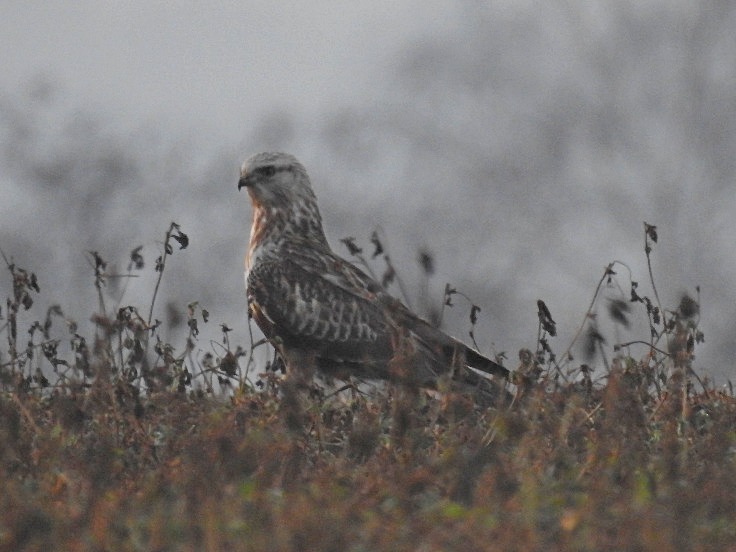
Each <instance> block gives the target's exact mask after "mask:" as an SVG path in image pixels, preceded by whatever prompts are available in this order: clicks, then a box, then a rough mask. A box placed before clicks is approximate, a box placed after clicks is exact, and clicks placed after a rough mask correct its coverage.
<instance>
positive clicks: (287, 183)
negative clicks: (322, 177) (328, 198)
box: [238, 152, 316, 208]
mask: <svg viewBox="0 0 736 552" xmlns="http://www.w3.org/2000/svg"><path fill="white" fill-rule="evenodd" d="M243 187H245V188H246V189H247V190H248V193H249V194H250V197H251V200H252V201H253V203H254V204H255V205H257V206H259V207H265V208H284V207H287V206H288V205H289V204H291V203H295V202H297V203H300V202H304V201H307V202H313V201H316V198H315V197H314V192H313V191H312V186H311V184H310V182H309V176H307V171H306V169H305V168H304V166H303V165H302V164H301V163H299V161H298V160H297V159H296V157H294V156H293V155H290V154H288V153H278V152H264V153H256V154H255V155H252V156H250V157H249V158H248V159H247V160H246V161H245V163H243V166H242V167H241V168H240V180H239V181H238V189H241V188H243Z"/></svg>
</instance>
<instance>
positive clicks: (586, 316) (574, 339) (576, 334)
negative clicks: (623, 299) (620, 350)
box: [562, 261, 618, 359]
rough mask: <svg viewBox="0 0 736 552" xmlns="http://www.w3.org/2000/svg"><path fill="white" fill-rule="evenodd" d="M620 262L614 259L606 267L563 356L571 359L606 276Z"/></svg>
mask: <svg viewBox="0 0 736 552" xmlns="http://www.w3.org/2000/svg"><path fill="white" fill-rule="evenodd" d="M616 263H618V261H613V262H611V263H609V264H608V266H607V267H606V269H605V270H604V271H603V276H601V279H600V280H599V281H598V285H597V286H596V287H595V292H594V293H593V299H591V301H590V306H589V307H588V310H587V311H585V316H584V317H583V322H582V323H581V324H580V327H579V328H578V331H577V332H575V336H574V337H573V338H572V341H571V342H570V345H568V346H567V349H566V350H565V352H564V353H563V355H562V358H565V359H569V358H570V351H571V350H572V348H573V346H574V345H575V343H576V342H577V340H578V338H579V337H580V334H582V333H583V330H584V329H585V323H586V322H587V321H588V318H590V315H591V314H592V312H593V307H594V306H595V301H596V299H598V294H599V293H600V291H601V286H602V285H603V282H604V281H605V280H606V276H608V275H609V274H610V273H611V272H612V270H613V266H614V265H615V264H616Z"/></svg>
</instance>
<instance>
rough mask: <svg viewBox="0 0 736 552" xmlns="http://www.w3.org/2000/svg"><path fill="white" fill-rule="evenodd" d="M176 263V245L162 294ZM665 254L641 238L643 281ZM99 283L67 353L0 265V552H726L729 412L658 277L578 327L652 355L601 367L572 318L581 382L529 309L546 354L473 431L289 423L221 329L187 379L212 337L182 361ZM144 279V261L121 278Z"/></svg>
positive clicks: (462, 419)
mask: <svg viewBox="0 0 736 552" xmlns="http://www.w3.org/2000/svg"><path fill="white" fill-rule="evenodd" d="M187 242H188V238H187V236H186V235H185V234H184V233H183V232H182V231H181V230H180V229H179V228H178V226H176V225H174V224H172V226H171V227H170V228H169V230H168V231H167V233H166V236H165V240H164V242H163V244H162V254H161V256H160V257H159V258H158V259H156V262H155V266H154V270H155V271H156V272H157V273H158V276H159V282H160V278H161V277H164V273H165V271H166V270H167V269H166V265H167V262H168V261H169V259H171V255H172V254H174V255H179V254H180V253H179V250H180V249H182V248H185V247H186V245H187ZM655 242H656V229H655V228H654V227H653V226H649V225H645V254H646V255H647V259H648V258H649V255H650V254H651V251H652V247H653V246H654V244H655ZM6 253H7V252H6ZM354 253H357V254H359V252H357V251H356V252H354ZM181 254H184V253H181ZM90 261H91V265H92V267H93V269H94V271H95V274H96V278H97V280H96V281H97V283H98V289H99V290H100V301H99V305H97V306H95V307H94V308H91V309H90V313H89V316H91V317H92V318H93V320H94V324H95V331H94V333H93V334H92V335H86V336H83V335H80V334H79V333H78V328H76V326H75V325H74V324H67V327H66V329H65V331H66V332H67V333H68V339H64V340H61V339H57V338H51V337H50V336H51V335H52V333H51V329H52V327H54V325H55V324H57V325H58V324H62V322H63V321H65V320H66V319H65V317H64V314H63V313H62V312H61V311H60V310H59V309H50V310H49V313H48V316H47V318H46V319H45V320H39V321H33V320H26V318H25V316H24V313H25V312H26V311H27V309H28V308H29V307H30V306H31V304H32V303H33V300H34V296H35V294H36V293H37V292H38V290H39V287H40V286H43V285H44V282H45V281H46V278H45V277H44V275H38V276H36V275H34V274H32V273H31V272H28V271H26V270H24V269H23V268H22V267H20V266H18V265H16V264H14V262H13V261H12V259H10V258H6V259H5V264H6V269H7V271H8V274H9V275H10V278H9V281H11V282H12V286H11V288H9V289H7V290H3V292H4V293H5V296H6V297H7V301H6V302H5V304H4V305H3V308H2V313H1V314H2V318H3V319H2V326H0V329H1V330H2V331H1V333H0V336H2V339H3V343H4V345H3V347H2V352H1V353H0V488H1V489H2V492H1V493H0V550H3V551H4V550H7V551H14V550H69V551H73V550H145V551H164V550H274V551H277V550H278V551H284V550H335V551H362V550H366V551H368V550H371V551H373V550H392V551H393V550H455V549H457V550H545V551H550V550H662V551H669V550H673V551H674V550H678V551H679V550H736V398H734V394H733V391H732V389H731V388H730V387H728V386H725V387H717V386H715V385H714V384H713V383H711V382H709V381H708V380H707V379H705V378H703V377H702V375H700V374H697V373H695V372H694V371H693V370H692V359H693V355H694V352H695V349H696V347H701V346H704V345H702V342H703V335H702V333H701V332H700V330H699V328H698V320H699V306H698V300H697V299H693V298H691V297H687V296H685V297H683V298H682V300H681V302H680V304H679V305H678V306H676V307H675V308H672V309H667V308H663V306H662V305H660V304H659V300H658V298H657V295H656V287H655V285H654V278H653V277H652V275H651V272H650V274H649V279H650V284H651V286H649V287H651V288H652V298H650V297H648V296H645V294H644V293H643V292H642V291H641V289H640V286H639V285H638V284H637V283H636V282H633V281H624V282H621V281H620V280H618V279H617V278H619V275H618V274H616V269H617V267H616V264H615V263H612V264H611V265H609V267H607V268H606V271H605V273H604V274H603V275H602V277H601V280H600V284H599V286H598V288H597V289H596V290H595V293H594V296H593V301H592V303H591V309H592V308H593V305H594V304H596V302H597V301H599V299H600V297H601V293H600V292H601V290H602V289H604V288H606V287H607V286H615V287H618V288H619V289H620V290H622V292H623V293H624V294H625V296H626V298H625V300H624V299H620V300H618V301H610V302H609V305H608V312H609V315H610V316H611V318H613V319H614V320H618V321H619V322H620V323H621V324H625V323H626V322H627V317H628V316H629V312H630V311H631V310H632V309H645V310H646V313H647V318H648V320H649V332H648V334H647V335H646V336H644V337H643V338H642V340H641V341H639V342H630V343H621V344H616V345H615V346H611V345H610V344H608V343H607V342H606V341H604V340H603V338H602V336H600V335H599V334H598V332H597V331H596V327H595V325H594V320H593V319H592V318H591V317H590V316H585V320H584V322H583V324H582V325H581V328H580V332H578V338H576V339H580V340H581V342H584V344H585V347H584V348H585V349H586V350H587V351H588V353H589V354H588V355H587V356H586V360H585V363H582V362H580V361H578V360H575V359H573V358H572V357H571V355H570V353H569V351H566V352H565V353H563V354H561V355H556V354H555V352H554V351H552V349H551V347H550V346H549V343H548V340H547V337H548V336H549V335H553V334H554V332H555V324H554V321H553V316H552V313H549V312H548V311H547V308H546V307H545V305H544V303H543V302H540V303H539V319H540V324H539V336H538V340H537V343H536V344H533V345H534V347H533V348H532V349H529V350H524V351H521V353H520V354H519V358H518V360H517V359H516V358H513V359H506V365H507V366H508V367H509V368H511V369H514V370H515V375H514V378H515V379H514V381H515V382H516V383H517V384H518V385H515V384H513V383H511V384H508V391H509V393H508V395H505V396H504V397H503V398H499V401H498V404H496V405H495V406H494V407H489V408H482V407H480V406H478V405H476V404H475V403H474V401H473V397H472V396H468V395H464V394H461V393H456V392H452V391H447V392H430V391H425V390H415V389H404V388H401V387H398V386H394V385H391V384H387V385H374V386H372V385H365V384H363V385H359V386H352V387H345V388H341V387H340V385H339V384H338V385H336V386H328V385H319V384H318V383H319V382H315V384H314V386H313V387H312V388H311V389H310V390H305V391H304V392H303V393H302V395H301V396H300V397H299V400H298V404H293V403H287V402H285V401H283V400H282V396H281V394H280V391H279V390H280V385H281V382H282V378H283V375H282V373H281V370H280V368H279V365H278V363H269V364H267V365H259V364H258V362H256V361H255V360H254V357H253V355H252V353H253V350H254V349H255V348H256V347H260V346H264V347H265V346H267V345H262V344H259V343H257V342H256V343H253V342H251V343H248V344H241V345H240V346H237V345H234V344H231V343H230V342H229V340H228V331H229V328H227V327H224V326H223V327H222V335H223V338H222V344H221V347H220V349H221V351H222V354H221V355H213V354H206V355H204V356H200V357H196V355H195V354H194V353H193V351H194V347H193V342H194V341H195V340H196V338H197V334H198V331H199V330H198V325H200V324H203V323H207V320H208V317H209V315H208V313H207V312H206V310H204V309H202V308H201V307H200V306H199V305H196V304H192V305H190V306H189V326H188V328H189V336H188V338H187V340H186V343H185V345H184V346H183V347H181V348H180V349H177V348H176V347H174V346H172V345H170V344H168V343H165V342H164V341H162V339H161V338H160V335H161V333H162V332H161V328H160V325H159V324H158V323H157V322H156V321H155V319H154V318H153V316H152V315H153V312H154V307H155V303H156V293H157V290H158V285H156V289H155V290H153V291H152V299H151V302H150V304H149V305H146V306H145V307H141V308H136V307H134V306H127V307H124V308H119V309H117V310H116V312H107V310H108V309H106V308H105V301H104V293H103V288H104V283H105V279H106V278H109V277H110V276H111V275H110V274H108V273H107V272H106V267H107V263H106V262H105V261H104V260H103V259H101V258H100V257H99V256H98V255H97V254H90ZM144 266H145V265H144V262H143V259H142V257H141V253H140V250H138V249H136V250H134V251H133V253H132V255H131V258H130V267H129V271H135V270H146V269H148V267H147V266H145V268H144ZM642 287H643V286H642ZM454 293H457V292H456V291H455V290H453V289H452V288H451V287H449V286H448V288H447V293H446V297H445V302H446V303H448V302H450V301H451V297H452V295H453V294H454ZM474 310H475V309H474V308H473V309H471V320H472V317H473V313H474ZM588 314H589V313H588ZM62 325H63V324H62ZM594 374H596V376H595V377H594Z"/></svg>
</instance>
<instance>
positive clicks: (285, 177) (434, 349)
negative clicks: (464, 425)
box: [238, 153, 509, 388]
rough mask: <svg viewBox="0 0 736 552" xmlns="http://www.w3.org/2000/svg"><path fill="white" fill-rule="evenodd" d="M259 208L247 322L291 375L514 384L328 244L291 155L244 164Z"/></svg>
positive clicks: (248, 265) (243, 183)
mask: <svg viewBox="0 0 736 552" xmlns="http://www.w3.org/2000/svg"><path fill="white" fill-rule="evenodd" d="M241 188H246V189H247V190H248V193H249V195H250V199H251V202H252V206H253V219H252V227H251V233H250V243H249V247H248V252H247V256H246V259H245V281H246V289H247V295H248V308H249V314H250V315H251V316H252V318H253V319H254V320H255V321H256V323H257V324H258V327H259V328H260V329H261V331H262V332H263V333H264V335H265V336H266V337H267V338H268V340H269V341H270V342H271V343H272V344H273V345H274V347H275V348H276V350H277V351H278V353H279V354H280V356H281V358H282V359H283V361H284V364H285V366H286V368H287V372H291V371H307V370H311V369H312V368H317V369H318V370H319V371H321V372H322V373H325V374H327V375H328V376H334V377H337V378H339V379H349V378H350V377H356V378H358V379H383V380H392V381H399V382H402V383H406V384H410V385H416V386H421V387H430V388H433V387H436V385H437V383H438V381H439V379H440V378H441V377H443V376H447V377H448V379H450V378H451V379H454V380H458V381H461V382H464V383H471V384H477V383H479V382H480V380H485V379H486V378H485V377H482V376H480V375H479V374H478V372H475V371H473V370H470V368H474V369H475V370H478V371H481V372H486V373H488V374H492V375H494V376H499V377H502V378H508V375H509V372H508V370H506V368H504V367H502V366H500V365H499V364H497V363H496V362H494V361H492V360H490V359H488V358H486V357H485V356H483V355H481V354H480V353H478V352H477V351H474V350H473V349H471V348H469V347H467V346H465V345H464V344H463V343H461V342H460V341H458V340H456V339H455V338H453V337H450V336H449V335H447V334H445V333H444V332H442V331H440V330H438V329H437V328H435V327H433V326H431V325H430V324H429V323H428V322H426V321H425V320H423V319H422V318H420V317H419V316H417V315H416V314H414V313H413V312H411V311H410V310H409V309H408V308H407V307H406V306H405V305H404V304H403V303H401V302H400V301H399V300H398V299H395V298H394V297H392V296H391V295H389V294H388V293H387V292H386V291H385V290H384V289H383V287H382V286H381V285H380V284H379V283H378V282H376V281H375V280H374V279H373V278H371V277H370V276H368V275H367V274H366V273H365V272H363V271H362V270H360V269H359V268H358V267H356V266H355V265H353V264H352V263H350V262H348V261H346V260H344V259H342V258H341V257H339V256H338V255H336V254H335V253H334V252H333V251H332V249H331V248H330V246H329V244H328V243H327V239H326V238H325V234H324V231H323V229H322V218H321V215H320V211H319V208H318V206H317V199H316V196H315V195H314V192H313V190H312V186H311V183H310V181H309V177H308V176H307V172H306V170H305V169H304V167H303V166H302V164H301V163H299V161H297V159H296V158H295V157H294V156H292V155H289V154H286V153H258V154H256V155H253V156H252V157H250V158H249V159H247V160H246V161H245V163H243V166H242V168H241V171H240V180H239V182H238V189H241Z"/></svg>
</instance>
